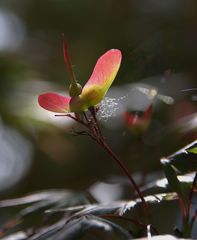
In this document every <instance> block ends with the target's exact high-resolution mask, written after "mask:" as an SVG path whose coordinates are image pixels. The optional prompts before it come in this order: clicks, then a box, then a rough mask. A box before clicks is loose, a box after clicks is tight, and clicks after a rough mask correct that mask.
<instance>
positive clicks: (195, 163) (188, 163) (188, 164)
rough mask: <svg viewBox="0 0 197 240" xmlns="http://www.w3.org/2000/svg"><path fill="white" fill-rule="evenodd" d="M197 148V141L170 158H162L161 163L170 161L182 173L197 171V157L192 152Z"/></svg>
mask: <svg viewBox="0 0 197 240" xmlns="http://www.w3.org/2000/svg"><path fill="white" fill-rule="evenodd" d="M196 147H197V140H195V141H194V142H192V143H191V144H189V145H187V146H185V147H184V148H182V149H181V150H179V151H177V152H175V153H174V154H172V155H170V156H169V157H167V158H162V159H161V161H168V162H169V164H171V165H173V166H174V167H175V168H176V169H177V171H179V172H181V173H188V172H193V171H197V156H196V154H195V153H193V152H191V149H195V148H196Z"/></svg>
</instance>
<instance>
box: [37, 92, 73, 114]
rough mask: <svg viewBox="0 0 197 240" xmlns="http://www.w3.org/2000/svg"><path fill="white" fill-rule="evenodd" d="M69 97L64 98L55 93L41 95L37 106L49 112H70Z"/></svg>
mask: <svg viewBox="0 0 197 240" xmlns="http://www.w3.org/2000/svg"><path fill="white" fill-rule="evenodd" d="M70 100H71V98H70V97H64V96H61V95H59V94H57V93H43V94H41V95H40V96H39V97H38V103H39V105H40V106H41V107H42V108H44V109H46V110H48V111H51V112H56V113H66V112H70V104H69V103H70Z"/></svg>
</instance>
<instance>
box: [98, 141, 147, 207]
mask: <svg viewBox="0 0 197 240" xmlns="http://www.w3.org/2000/svg"><path fill="white" fill-rule="evenodd" d="M99 144H100V146H101V147H103V149H104V150H105V151H106V152H107V153H108V154H109V155H110V156H111V158H112V159H114V160H115V162H116V163H117V164H118V166H119V167H120V168H121V169H122V171H123V172H124V173H125V175H126V176H127V177H128V179H129V181H130V182H131V184H132V186H133V188H134V190H135V191H136V192H137V193H138V195H139V197H140V199H141V201H142V203H143V205H144V207H145V209H146V210H148V208H149V207H148V205H147V203H146V201H145V199H144V196H143V194H142V193H141V191H140V189H139V188H138V186H137V184H136V182H135V180H134V179H133V178H132V176H131V174H130V172H129V171H128V169H127V167H126V166H125V165H124V164H123V162H122V161H121V160H120V159H119V158H118V156H117V155H116V154H115V153H114V152H113V151H112V150H111V148H110V147H109V146H108V145H107V144H106V142H105V141H104V140H101V141H100V142H99Z"/></svg>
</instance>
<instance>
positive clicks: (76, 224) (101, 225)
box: [30, 216, 131, 240]
mask: <svg viewBox="0 0 197 240" xmlns="http://www.w3.org/2000/svg"><path fill="white" fill-rule="evenodd" d="M113 231H115V232H116V233H117V234H118V238H117V239H129V238H131V235H130V234H129V233H128V232H127V231H126V230H125V229H124V228H122V227H120V226H118V225H117V224H114V223H113V222H110V221H108V220H104V219H102V218H99V217H95V216H84V217H81V218H78V219H75V220H73V221H70V222H69V223H67V224H65V225H64V227H63V228H62V229H61V230H60V231H59V232H57V233H56V234H55V235H52V236H50V235H46V234H44V235H41V236H39V237H32V238H30V239H31V240H44V239H49V240H52V239H56V240H62V239H64V240H74V239H80V238H81V237H83V236H84V235H85V236H86V234H90V236H94V237H98V238H94V239H105V238H106V239H109V238H110V237H112V236H113Z"/></svg>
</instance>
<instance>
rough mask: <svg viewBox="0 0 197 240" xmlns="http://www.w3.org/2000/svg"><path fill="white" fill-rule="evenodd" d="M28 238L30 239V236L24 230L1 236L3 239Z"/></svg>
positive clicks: (19, 239)
mask: <svg viewBox="0 0 197 240" xmlns="http://www.w3.org/2000/svg"><path fill="white" fill-rule="evenodd" d="M26 239H28V236H27V234H26V233H25V232H22V231H20V232H16V233H14V234H11V235H9V236H7V237H4V238H1V240H26Z"/></svg>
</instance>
